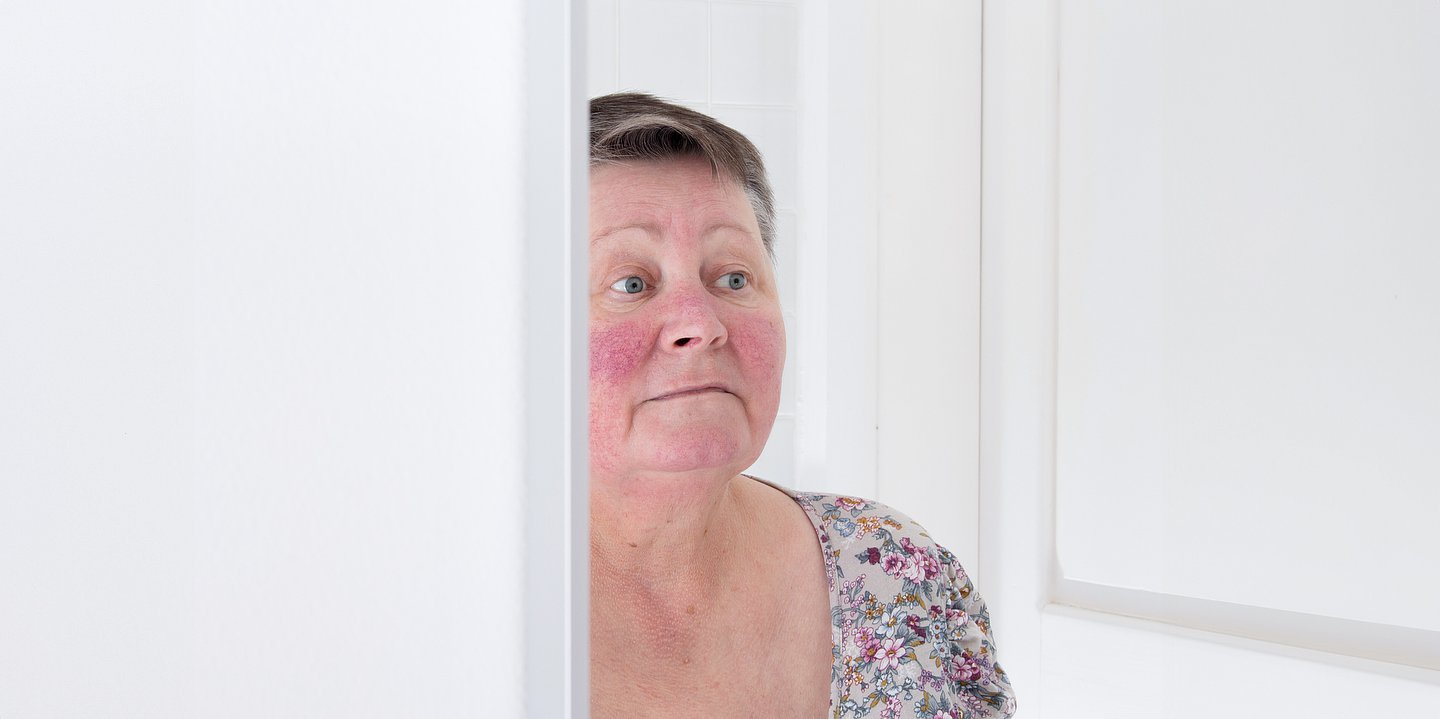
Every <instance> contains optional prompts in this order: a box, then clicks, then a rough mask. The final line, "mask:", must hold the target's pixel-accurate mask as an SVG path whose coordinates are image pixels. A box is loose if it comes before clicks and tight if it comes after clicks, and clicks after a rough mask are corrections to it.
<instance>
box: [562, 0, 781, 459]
mask: <svg viewBox="0 0 1440 719" xmlns="http://www.w3.org/2000/svg"><path fill="white" fill-rule="evenodd" d="M587 5H588V7H587V13H588V22H589V26H588V32H587V41H588V43H589V45H588V55H589V65H588V67H587V68H586V70H587V73H588V75H587V78H588V82H589V90H590V94H591V95H592V96H594V95H603V94H606V93H610V92H617V91H620V90H636V91H643V92H649V93H653V94H655V95H658V96H660V97H663V98H666V99H669V100H673V101H676V102H679V103H681V104H683V105H686V106H688V107H692V108H695V109H696V110H699V111H701V112H705V113H708V114H710V115H713V116H714V117H716V118H717V119H719V120H720V121H721V122H724V123H726V124H728V125H730V126H731V127H734V128H735V129H736V130H739V131H740V132H742V133H744V134H745V136H746V137H749V138H750V140H751V141H752V142H754V143H755V144H756V146H758V147H759V148H760V152H761V153H762V154H763V155H764V157H765V164H766V167H767V169H768V170H769V172H770V181H771V184H772V185H773V186H774V189H775V200H776V207H777V209H778V213H777V218H776V219H777V223H776V224H777V237H776V244H775V257H776V270H777V272H778V274H779V279H780V288H781V289H780V296H781V305H782V307H783V309H784V313H785V325H786V329H787V332H788V334H789V339H790V342H789V354H788V356H787V357H786V360H785V381H784V384H783V386H782V387H781V397H780V415H779V417H778V418H777V419H776V421H775V429H774V430H773V431H772V432H771V435H770V443H769V445H768V446H767V447H766V450H765V453H764V455H762V456H761V457H760V459H759V461H757V462H756V463H755V466H754V468H753V469H752V471H753V472H754V473H756V474H759V475H761V476H764V477H766V478H767V479H770V480H772V481H775V482H779V483H781V484H786V485H793V484H794V476H795V451H794V447H795V431H796V422H797V419H798V418H797V416H796V407H797V403H796V396H795V376H796V375H795V367H796V359H797V355H798V354H799V352H798V343H797V342H796V341H795V338H796V331H797V329H798V328H797V326H796V325H797V322H796V313H795V297H796V292H795V285H796V271H795V269H796V266H797V263H798V262H799V260H800V258H799V256H798V252H797V251H796V249H797V248H796V233H795V228H796V225H797V217H798V212H797V209H796V205H797V200H796V198H798V197H799V192H800V190H799V182H800V172H799V162H798V151H797V147H798V145H799V141H798V140H799V131H798V127H797V123H798V113H797V109H796V98H797V86H798V75H799V73H798V59H797V53H796V47H797V44H798V43H797V40H798V38H799V27H798V24H797V22H798V21H797V17H796V16H797V12H798V8H797V2H796V0H734V1H729V0H590V1H589V2H588V4H587Z"/></svg>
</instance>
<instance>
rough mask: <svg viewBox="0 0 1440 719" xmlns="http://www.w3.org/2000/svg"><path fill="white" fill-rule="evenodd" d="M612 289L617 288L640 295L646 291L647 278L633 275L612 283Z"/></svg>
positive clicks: (628, 293)
mask: <svg viewBox="0 0 1440 719" xmlns="http://www.w3.org/2000/svg"><path fill="white" fill-rule="evenodd" d="M610 289H612V290H615V291H616V292H624V293H625V294H627V295H638V294H640V293H641V292H644V291H645V280H644V279H642V278H640V277H636V276H635V275H631V276H629V277H626V278H625V279H623V280H620V281H619V282H616V283H615V284H613V285H610Z"/></svg>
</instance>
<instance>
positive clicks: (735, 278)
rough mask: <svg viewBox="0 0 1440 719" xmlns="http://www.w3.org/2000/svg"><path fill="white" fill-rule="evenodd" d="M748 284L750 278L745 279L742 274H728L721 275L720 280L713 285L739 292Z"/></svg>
mask: <svg viewBox="0 0 1440 719" xmlns="http://www.w3.org/2000/svg"><path fill="white" fill-rule="evenodd" d="M748 284H750V278H748V277H746V276H745V274H744V273H742V272H728V273H726V274H724V275H721V277H720V280H719V281H718V282H716V283H715V286H716V287H728V288H730V289H732V290H739V289H744V287H745V285H748Z"/></svg>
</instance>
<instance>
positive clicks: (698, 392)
mask: <svg viewBox="0 0 1440 719" xmlns="http://www.w3.org/2000/svg"><path fill="white" fill-rule="evenodd" d="M729 393H730V391H729V390H727V389H725V388H724V387H721V386H720V385H717V384H707V385H695V386H692V387H681V388H679V389H674V390H671V391H669V392H666V393H664V394H661V395H658V396H655V397H652V398H651V400H650V401H652V402H658V401H662V400H667V399H682V398H685V397H700V396H704V395H707V394H729Z"/></svg>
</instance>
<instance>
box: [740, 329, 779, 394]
mask: <svg viewBox="0 0 1440 719" xmlns="http://www.w3.org/2000/svg"><path fill="white" fill-rule="evenodd" d="M729 332H730V338H731V341H732V342H733V343H734V344H735V351H736V354H738V355H739V357H740V362H741V364H742V365H743V369H744V371H745V373H746V374H747V375H748V376H749V379H750V381H752V382H754V383H756V385H757V386H758V387H766V388H770V389H771V390H772V391H773V392H774V393H775V395H776V399H777V401H778V397H779V392H780V373H781V372H782V371H783V370H784V368H785V322H784V320H782V319H781V318H780V317H779V316H775V317H759V318H755V319H747V320H743V321H740V322H735V323H731V325H730V327H729Z"/></svg>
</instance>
